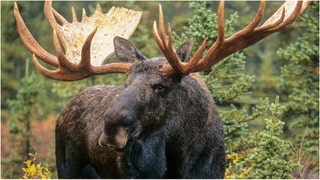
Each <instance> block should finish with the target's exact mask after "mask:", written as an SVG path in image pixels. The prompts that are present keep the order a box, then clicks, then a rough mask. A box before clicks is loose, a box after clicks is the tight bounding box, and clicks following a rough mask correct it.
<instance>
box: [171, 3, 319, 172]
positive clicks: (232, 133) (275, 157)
mask: <svg viewBox="0 0 320 180" xmlns="http://www.w3.org/2000/svg"><path fill="white" fill-rule="evenodd" d="M190 8H191V9H192V10H193V12H194V14H195V15H194V16H193V17H192V18H189V20H188V23H187V24H188V26H187V27H184V29H185V32H184V33H182V34H181V35H180V36H179V35H178V34H177V33H175V37H176V39H178V40H177V41H176V43H177V44H176V47H178V46H179V45H180V44H181V43H182V42H184V41H186V40H187V39H192V40H193V41H194V42H195V46H196V47H199V45H200V44H201V42H202V41H203V39H204V38H206V37H209V39H210V40H211V43H208V44H209V45H208V46H210V45H211V44H212V43H213V42H214V40H215V38H216V34H217V20H216V18H217V16H216V14H214V13H212V12H211V10H209V9H208V3H206V2H192V3H190ZM314 17H318V16H314ZM237 21H238V15H237V14H236V13H235V14H233V15H232V16H230V18H229V19H228V20H226V22H225V26H226V27H227V28H226V31H227V32H226V34H230V33H233V29H234V28H233V27H235V25H234V24H235V23H236V22H237ZM309 23H311V24H313V25H312V26H313V27H317V26H315V25H314V24H315V22H314V21H311V20H309ZM311 31H312V30H311ZM313 33H317V34H318V32H311V33H310V32H309V31H308V32H306V34H308V36H309V38H311V37H312V38H313V39H312V40H313V41H310V39H303V38H301V41H304V42H305V43H307V44H306V45H302V46H303V47H304V48H303V47H301V44H300V45H299V46H298V47H297V48H292V47H291V50H292V51H294V52H295V53H293V52H292V51H287V52H286V56H287V57H288V58H291V56H292V54H297V56H296V57H295V58H294V59H296V61H301V60H303V57H305V56H307V55H308V54H312V55H313V57H314V60H311V61H312V62H318V56H317V51H316V50H317V49H318V47H317V46H318V44H316V43H313V42H315V40H318V37H315V36H313ZM227 36H228V35H227ZM310 36H311V37H310ZM297 43H298V44H299V40H298V42H297ZM309 43H312V44H313V45H314V46H310V44H309ZM308 47H311V48H309V49H308V50H307V48H308ZM268 52H272V51H268ZM268 52H266V53H265V55H264V54H262V52H261V50H259V51H257V56H260V57H263V58H264V59H266V60H264V61H263V62H264V64H263V68H262V72H261V77H258V78H259V79H262V80H263V81H260V82H259V83H262V82H264V83H266V85H262V88H256V89H257V90H258V91H259V92H258V93H255V94H259V95H263V96H265V95H267V94H268V91H270V90H271V88H273V86H275V84H276V83H277V82H278V79H279V78H274V77H273V75H274V74H275V72H272V71H271V70H272V69H274V70H276V68H273V67H274V65H275V64H274V63H272V62H274V61H276V60H275V59H274V58H275V57H273V58H272V59H273V61H271V60H270V59H269V58H270V57H271V56H269V55H270V53H269V55H268ZM279 52H281V50H280V51H279ZM305 52H307V53H305ZM278 54H280V53H278ZM251 55H252V54H251ZM244 59H245V56H244V54H243V53H235V54H234V55H231V56H229V57H227V58H225V59H224V60H222V61H221V62H219V63H217V64H216V65H214V67H213V68H212V69H211V71H209V72H207V73H205V74H204V79H205V82H206V84H207V85H208V87H209V89H210V90H211V92H212V95H213V97H214V98H215V99H216V100H217V102H218V106H219V112H220V116H221V118H222V121H223V124H224V132H225V140H226V148H227V149H226V150H227V154H228V155H227V162H228V168H227V171H226V178H292V177H293V174H294V171H295V170H296V169H297V168H298V164H297V163H298V162H297V161H296V160H295V158H296V157H295V155H293V154H294V153H293V152H294V148H291V147H292V144H291V142H290V141H289V139H287V138H286V135H287V134H286V132H284V131H283V129H284V125H285V122H284V120H285V121H286V122H288V121H290V124H291V123H293V124H296V123H298V124H300V126H301V127H310V126H308V123H311V124H310V125H314V126H312V127H314V130H313V131H311V132H313V133H314V134H313V137H318V136H316V134H318V124H317V123H318V114H319V111H318V108H319V105H318V96H316V95H318V88H317V87H316V85H318V79H317V78H315V75H316V74H314V72H317V73H318V72H319V71H318V69H316V67H318V66H317V65H315V64H312V63H307V62H308V61H306V60H304V61H303V63H301V64H300V66H298V68H299V67H300V68H299V69H297V66H296V65H298V64H299V63H297V62H296V63H292V65H290V64H288V65H285V66H284V67H283V68H282V75H281V78H282V79H283V80H282V81H281V82H282V84H287V83H289V84H290V85H293V86H295V87H297V88H300V89H296V90H294V93H295V94H297V92H300V91H303V92H304V94H303V95H302V94H301V95H300V97H297V96H295V97H294V98H295V100H294V101H292V102H291V101H288V102H284V103H280V102H279V99H283V98H285V96H282V95H281V97H280V98H279V97H278V96H277V97H276V101H275V103H271V104H270V103H269V100H268V98H266V99H265V100H260V101H259V100H256V99H257V98H256V97H255V96H254V94H252V93H251V92H250V91H251V90H252V86H253V83H254V82H255V79H256V78H255V76H254V75H246V74H245V73H244V72H245V60H244ZM307 59H309V57H307ZM309 61H310V60H309ZM287 66H290V67H291V68H292V69H288V67H287ZM285 71H287V72H289V71H290V72H291V73H296V74H297V75H292V74H287V75H284V74H283V72H285ZM306 71H307V72H306ZM312 73H313V74H312ZM259 74H260V73H259ZM278 74H279V73H278ZM310 74H311V75H310ZM317 75H318V74H317ZM306 76H307V77H311V79H310V78H306ZM284 78H292V80H293V79H294V80H295V81H288V80H287V79H284ZM312 78H313V79H312ZM297 79H301V81H302V82H301V83H299V82H298V83H296V82H297ZM267 83H271V86H269V87H268V85H267ZM280 84H281V83H280ZM282 86H284V85H282ZM288 87H290V90H291V89H292V87H291V86H288V85H287V86H286V91H289V89H288ZM301 87H306V89H307V90H305V89H303V88H302V89H301ZM273 89H274V90H273V91H275V90H276V89H275V88H273ZM264 90H265V91H264ZM260 91H261V92H263V93H260ZM306 92H307V93H306ZM270 95H271V94H270ZM289 97H293V94H290V95H289ZM301 101H304V103H303V104H302V105H301ZM292 107H296V109H297V108H298V109H299V111H296V113H293V114H292V115H293V116H295V117H299V116H303V117H305V116H312V117H313V119H311V120H306V118H304V119H303V120H304V124H302V123H299V120H297V119H295V118H294V117H290V116H288V115H287V113H288V112H289V111H288V109H291V111H290V113H292V111H293V110H292V109H293V108H292ZM306 109H308V110H310V109H312V111H306ZM298 114H299V115H298ZM297 115H298V116H297ZM288 117H290V118H288ZM312 122H314V123H312ZM257 125H258V126H264V128H262V131H261V132H257V131H256V130H254V129H257V127H256V126H257ZM291 126H292V127H297V126H294V125H291ZM258 129H260V128H258ZM317 139H318V138H317ZM317 147H318V145H317V144H316V143H313V144H311V145H310V146H305V148H310V149H309V150H312V149H317ZM312 152H313V153H315V151H312ZM317 154H318V152H317Z"/></svg>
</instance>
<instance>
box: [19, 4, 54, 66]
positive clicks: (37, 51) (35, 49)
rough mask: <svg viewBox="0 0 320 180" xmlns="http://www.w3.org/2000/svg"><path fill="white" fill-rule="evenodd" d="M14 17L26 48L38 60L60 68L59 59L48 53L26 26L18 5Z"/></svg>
mask: <svg viewBox="0 0 320 180" xmlns="http://www.w3.org/2000/svg"><path fill="white" fill-rule="evenodd" d="M14 16H15V19H16V24H17V29H18V32H19V35H20V38H21V41H22V43H23V44H24V45H25V47H26V48H27V49H28V50H29V51H30V52H31V53H32V54H34V55H35V56H37V57H38V58H40V59H42V60H43V61H45V62H47V63H48V64H51V65H53V66H55V67H58V60H57V57H56V56H54V55H52V54H50V53H48V52H47V51H46V50H44V49H43V48H42V47H41V46H40V45H39V44H38V42H37V41H36V40H35V39H34V37H33V36H32V34H31V33H30V31H29V30H28V28H27V26H26V25H25V23H24V21H23V19H22V17H21V15H20V12H19V8H18V5H17V3H14Z"/></svg>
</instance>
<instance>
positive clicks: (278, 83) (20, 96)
mask: <svg viewBox="0 0 320 180" xmlns="http://www.w3.org/2000/svg"><path fill="white" fill-rule="evenodd" d="M158 3H159V2H149V1H120V2H112V1H100V2H97V1H90V2H86V1H65V2H63V1H58V2H53V7H54V8H55V9H56V10H57V11H58V12H59V13H60V14H62V15H63V16H64V17H65V18H66V19H67V20H69V21H71V6H73V7H74V8H75V11H76V13H77V15H78V20H80V19H81V12H82V8H85V10H86V12H87V15H88V16H90V15H91V14H92V13H93V12H94V10H95V7H96V4H100V5H101V8H102V11H103V12H104V13H107V12H108V10H109V9H110V8H111V7H112V6H117V7H126V8H129V9H133V10H138V11H142V12H143V15H142V19H141V22H140V25H139V26H138V28H137V30H136V32H135V33H134V35H133V36H132V38H131V39H130V40H131V41H132V42H133V43H134V44H135V45H136V46H137V48H138V49H139V50H140V51H141V52H142V53H143V54H144V55H145V56H146V57H155V56H160V55H161V51H160V50H159V48H158V46H157V44H156V42H155V41H154V38H153V35H152V24H153V21H154V20H158ZM160 3H161V4H162V8H163V11H164V15H165V21H166V22H169V23H170V25H171V27H172V29H173V31H174V37H175V46H176V47H177V46H179V45H180V44H182V43H183V42H184V41H186V40H190V39H191V40H193V41H194V42H195V48H196V47H198V46H199V44H200V43H201V42H202V41H203V39H204V38H205V37H209V40H210V41H209V42H210V43H211V44H212V43H213V42H214V40H215V38H216V33H217V22H216V12H217V7H218V3H219V2H215V1H208V2H203V1H201V2H184V1H177V2H170V1H161V2H160ZM17 4H18V6H19V9H20V12H21V15H22V17H23V19H24V21H25V23H26V25H27V27H28V28H29V30H30V32H31V33H32V35H33V36H34V37H35V39H36V40H37V41H38V42H39V44H40V45H42V47H43V48H44V49H46V50H47V51H49V52H50V53H52V54H55V52H54V48H53V41H52V32H53V31H52V29H51V27H50V26H49V24H48V22H47V21H46V19H45V17H44V14H43V5H44V2H42V1H33V2H28V1H23V2H20V1H19V2H17ZM281 4H282V2H274V1H272V2H267V6H266V10H265V17H264V20H265V19H266V18H267V17H269V16H271V15H272V14H273V13H274V12H275V11H276V10H277V9H278V8H279V7H280V6H281ZM258 6H259V2H252V1H249V2H244V1H235V2H231V1H227V2H226V5H225V9H226V10H225V19H226V20H225V25H226V35H227V36H230V35H231V34H233V33H235V32H237V31H238V30H240V29H242V28H244V27H245V26H246V25H247V24H248V23H249V22H250V21H251V20H252V18H253V17H254V16H255V13H256V11H257V9H258ZM318 18H319V2H313V3H312V5H311V6H310V7H309V8H308V10H307V11H306V12H305V13H304V14H303V16H302V17H300V18H299V19H298V20H297V21H296V22H295V23H294V24H292V25H291V26H290V28H288V29H286V30H285V31H281V32H278V33H275V34H273V35H271V36H268V37H267V38H265V39H264V40H262V41H261V42H258V43H257V44H255V45H253V46H251V47H249V48H246V49H245V50H243V51H241V52H238V53H235V54H234V55H231V56H229V57H228V58H226V59H225V60H223V61H221V62H220V63H218V64H217V65H215V66H214V67H212V68H210V69H208V70H207V71H205V72H203V73H202V75H203V78H204V80H205V82H206V83H207V85H208V87H209V89H210V90H211V92H212V95H213V97H214V98H215V101H216V103H217V105H218V108H219V112H220V116H221V117H222V120H223V123H224V129H225V138H226V148H227V149H226V151H227V154H228V156H227V159H228V168H227V172H226V178H319V19H318ZM124 80H125V76H124V75H122V74H111V75H103V76H95V77H91V78H87V79H85V80H81V81H77V82H58V81H55V80H51V79H48V78H45V77H44V76H42V75H41V74H40V73H38V72H37V71H36V70H35V68H34V65H33V62H32V55H31V53H29V52H28V51H27V50H26V48H25V47H24V46H23V44H22V42H21V41H20V38H19V35H18V32H17V29H16V25H15V19H14V16H13V2H12V1H2V2H1V178H23V177H24V176H25V177H27V176H26V169H28V167H27V165H26V162H27V160H31V161H32V162H33V163H34V164H39V163H41V164H40V166H41V167H42V170H41V171H49V172H50V173H51V175H50V176H48V177H50V178H56V177H57V175H56V170H55V169H56V168H55V155H54V130H55V122H56V118H57V116H58V115H59V112H60V111H61V109H62V108H63V107H64V105H65V104H66V103H67V101H68V99H70V98H71V97H72V96H74V95H76V94H77V93H78V92H79V91H81V90H82V89H84V88H85V87H88V86H93V85H97V84H111V85H120V84H122V83H123V81H124ZM23 168H25V169H24V170H23ZM38 171H40V170H38ZM29 178H32V177H30V176H29Z"/></svg>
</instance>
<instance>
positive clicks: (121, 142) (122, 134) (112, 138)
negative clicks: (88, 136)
mask: <svg viewBox="0 0 320 180" xmlns="http://www.w3.org/2000/svg"><path fill="white" fill-rule="evenodd" d="M128 135H129V130H128V128H125V127H118V128H117V130H116V131H115V133H114V135H107V134H106V133H105V132H102V133H101V135H100V138H99V145H100V146H102V147H110V148H114V149H119V150H120V149H123V148H124V147H125V146H126V145H127V142H128Z"/></svg>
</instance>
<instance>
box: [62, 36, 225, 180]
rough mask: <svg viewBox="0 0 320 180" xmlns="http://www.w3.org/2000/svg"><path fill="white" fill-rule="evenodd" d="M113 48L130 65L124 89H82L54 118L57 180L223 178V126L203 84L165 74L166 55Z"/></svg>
mask: <svg viewBox="0 0 320 180" xmlns="http://www.w3.org/2000/svg"><path fill="white" fill-rule="evenodd" d="M123 41H125V43H123ZM115 49H116V54H117V56H118V58H119V59H120V60H126V61H128V59H129V62H130V60H131V62H132V63H133V64H134V65H133V66H132V67H131V69H130V73H129V74H128V78H127V80H126V82H125V83H124V85H122V86H118V87H111V86H94V87H89V88H87V89H85V90H83V91H82V92H81V93H79V94H78V95H76V96H75V97H74V98H72V99H71V100H70V101H69V103H68V104H67V106H66V107H65V108H64V109H63V111H62V112H61V114H60V116H59V118H58V120H57V125H56V158H57V168H58V176H59V178H223V177H224V172H225V150H224V137H223V128H222V124H221V121H220V118H219V115H218V112H217V108H216V106H215V103H214V101H213V99H212V97H211V95H210V93H209V91H208V90H207V88H206V87H205V86H204V83H202V82H201V81H199V80H198V78H194V77H192V76H191V75H186V76H185V75H176V76H175V77H166V76H164V75H163V74H162V72H161V70H159V66H160V64H161V63H163V61H165V59H164V58H156V59H153V60H146V58H145V57H144V56H143V55H141V54H140V53H139V52H138V50H136V48H135V47H134V46H133V44H131V43H130V42H129V41H127V40H124V39H121V38H120V39H119V38H116V39H115ZM178 52H179V53H180V55H184V56H185V54H181V53H183V52H185V51H183V50H181V49H180V50H179V51H178Z"/></svg>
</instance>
